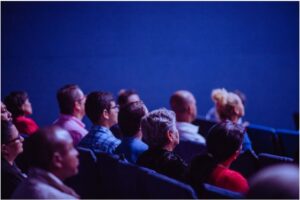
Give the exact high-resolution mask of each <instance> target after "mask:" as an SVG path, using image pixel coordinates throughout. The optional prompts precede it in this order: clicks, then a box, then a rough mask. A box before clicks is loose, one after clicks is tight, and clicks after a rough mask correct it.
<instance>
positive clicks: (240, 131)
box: [188, 120, 245, 189]
mask: <svg viewBox="0 0 300 200" xmlns="http://www.w3.org/2000/svg"><path fill="white" fill-rule="evenodd" d="M244 134H245V130H244V128H243V127H242V126H241V125H238V124H235V123H232V122H231V121H228V120H227V121H225V122H221V123H218V124H216V125H215V126H213V127H212V128H211V129H210V130H209V133H208V136H207V138H206V146H207V153H206V154H203V155H199V156H196V157H195V158H194V159H193V160H192V163H191V166H190V170H189V175H188V178H189V180H190V181H191V184H192V185H193V186H194V187H196V188H198V189H199V187H201V185H202V183H203V182H206V181H207V179H208V178H209V177H210V175H211V173H212V171H213V170H214V168H215V167H216V165H217V164H219V163H222V162H224V161H226V160H227V159H229V158H230V157H231V156H232V155H233V154H234V153H235V152H236V151H237V150H239V148H240V147H241V145H242V142H243V139H244Z"/></svg>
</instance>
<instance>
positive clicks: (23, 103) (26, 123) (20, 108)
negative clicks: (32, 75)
mask: <svg viewBox="0 0 300 200" xmlns="http://www.w3.org/2000/svg"><path fill="white" fill-rule="evenodd" d="M4 103H5V105H6V107H7V109H8V110H9V111H10V112H11V114H12V118H13V122H14V124H15V125H16V127H17V129H18V131H19V132H20V133H24V134H28V135H32V134H33V133H34V132H35V131H36V130H37V129H38V125H37V124H36V123H35V121H34V120H33V119H31V118H29V117H27V115H31V114H32V107H31V103H30V101H29V97H28V94H27V93H26V92H24V91H17V92H11V93H10V94H9V95H8V96H6V97H5V98H4Z"/></svg>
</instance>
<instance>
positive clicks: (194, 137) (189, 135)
mask: <svg viewBox="0 0 300 200" xmlns="http://www.w3.org/2000/svg"><path fill="white" fill-rule="evenodd" d="M176 127H177V129H178V132H179V137H180V140H183V141H193V142H198V143H202V144H205V138H204V137H203V136H202V135H200V134H199V133H198V130H199V127H198V126H195V125H193V124H191V123H188V122H176Z"/></svg>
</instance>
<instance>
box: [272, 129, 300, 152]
mask: <svg viewBox="0 0 300 200" xmlns="http://www.w3.org/2000/svg"><path fill="white" fill-rule="evenodd" d="M276 133H277V135H278V139H279V144H280V148H281V152H282V155H283V156H288V157H292V158H295V157H296V156H298V155H299V131H293V130H286V129H278V130H276Z"/></svg>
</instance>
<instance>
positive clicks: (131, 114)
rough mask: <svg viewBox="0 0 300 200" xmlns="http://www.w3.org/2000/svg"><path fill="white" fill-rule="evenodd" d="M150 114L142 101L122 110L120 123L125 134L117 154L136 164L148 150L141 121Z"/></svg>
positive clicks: (126, 106) (119, 117) (119, 118)
mask: <svg viewBox="0 0 300 200" xmlns="http://www.w3.org/2000/svg"><path fill="white" fill-rule="evenodd" d="M147 113H148V110H147V108H146V106H145V105H144V103H143V102H142V101H136V102H132V103H129V104H127V105H125V106H123V107H121V108H120V112H119V115H118V122H119V126H120V128H121V131H122V133H123V138H122V142H121V144H120V145H119V146H118V147H117V149H116V153H117V154H124V156H125V158H126V159H127V160H128V161H130V162H132V163H136V160H137V158H138V157H139V156H140V155H141V154H142V153H143V152H144V151H146V150H147V149H148V145H147V144H145V143H144V142H143V141H142V136H143V135H142V131H141V119H142V117H144V116H145V115H146V114H147Z"/></svg>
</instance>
